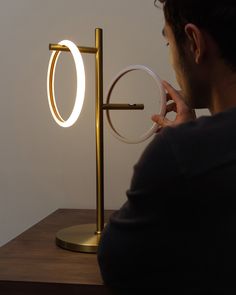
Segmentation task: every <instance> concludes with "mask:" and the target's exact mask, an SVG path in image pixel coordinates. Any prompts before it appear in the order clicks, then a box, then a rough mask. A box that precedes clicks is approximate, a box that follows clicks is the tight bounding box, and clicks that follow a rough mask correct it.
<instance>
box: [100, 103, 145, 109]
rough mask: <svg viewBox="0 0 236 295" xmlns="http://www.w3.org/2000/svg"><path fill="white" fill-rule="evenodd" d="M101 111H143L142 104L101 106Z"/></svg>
mask: <svg viewBox="0 0 236 295" xmlns="http://www.w3.org/2000/svg"><path fill="white" fill-rule="evenodd" d="M102 108H103V110H143V109H144V105H143V104H136V103H135V104H125V103H109V104H103V106H102Z"/></svg>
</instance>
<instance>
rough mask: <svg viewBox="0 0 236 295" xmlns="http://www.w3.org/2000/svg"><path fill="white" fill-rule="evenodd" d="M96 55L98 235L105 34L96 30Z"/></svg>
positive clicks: (101, 221) (99, 227)
mask: <svg viewBox="0 0 236 295" xmlns="http://www.w3.org/2000/svg"><path fill="white" fill-rule="evenodd" d="M95 43H96V48H97V53H96V107H95V111H96V114H95V123H96V159H97V161H96V172H97V173H96V176H97V180H96V181H97V199H96V202H97V232H96V233H97V234H101V232H102V230H103V228H104V157H103V153H104V148H103V146H104V143H103V109H102V106H103V34H102V29H96V30H95Z"/></svg>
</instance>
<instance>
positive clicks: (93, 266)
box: [0, 209, 112, 295]
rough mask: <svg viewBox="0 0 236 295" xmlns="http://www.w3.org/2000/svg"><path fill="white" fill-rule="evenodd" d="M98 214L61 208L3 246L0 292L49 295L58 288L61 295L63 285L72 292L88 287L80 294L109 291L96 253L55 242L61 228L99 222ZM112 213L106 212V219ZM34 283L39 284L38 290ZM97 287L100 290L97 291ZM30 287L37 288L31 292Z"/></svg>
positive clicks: (1, 252) (90, 211)
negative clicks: (73, 249) (61, 246)
mask: <svg viewBox="0 0 236 295" xmlns="http://www.w3.org/2000/svg"><path fill="white" fill-rule="evenodd" d="M95 213H96V212H95V210H82V209H81V210H80V209H59V210H57V211H55V212H54V213H52V214H51V215H49V216H48V217H46V218H45V219H43V220H42V221H40V222H39V223H37V224H36V225H34V226H33V227H31V228H30V229H28V230H26V231H25V232H23V233H22V234H21V235H19V236H18V237H16V238H15V239H13V240H12V241H10V242H9V243H7V244H6V245H4V246H2V247H1V248H0V294H5V293H2V292H1V290H2V291H3V290H4V291H6V292H8V293H7V294H34V295H36V294H40V293H37V292H44V294H47V293H46V291H45V290H50V292H53V290H54V289H52V288H56V289H55V290H57V289H58V291H59V293H58V291H56V292H57V294H61V293H60V291H61V292H62V290H63V288H65V290H68V291H69V290H72V293H71V294H74V293H73V290H74V292H77V291H78V290H79V289H78V288H77V287H80V290H82V289H83V290H85V291H84V292H83V293H80V294H92V290H93V289H94V290H97V291H96V292H95V293H94V294H108V293H106V292H105V287H104V286H103V283H102V279H101V275H100V271H99V267H98V263H97V255H96V254H87V253H79V252H71V251H67V250H64V249H61V248H59V247H57V246H56V244H55V234H56V232H57V231H58V230H60V229H62V228H65V227H68V226H73V225H78V224H84V223H96V217H95ZM111 213H112V211H106V212H105V219H106V220H107V218H108V217H109V216H110V214H111ZM95 229H96V225H95ZM27 286H28V287H27ZM29 286H31V287H29ZM34 286H37V290H38V291H37V292H36V291H35V290H34ZM15 288H17V289H18V291H17V292H18V293H16V290H15ZM21 289H22V293H20V292H21V291H20V290H21ZM98 289H99V290H100V292H101V293H100V292H99V293H98ZM28 290H31V291H32V290H34V291H32V292H33V293H29V292H28ZM55 290H54V291H55ZM86 290H87V291H86ZM9 292H10V293H9ZM11 292H12V293H11ZM27 292H28V293H27ZM86 292H88V293H86ZM41 294H42V293H41ZM48 294H49V293H48ZM51 294H52V293H51ZM77 294H78V293H77Z"/></svg>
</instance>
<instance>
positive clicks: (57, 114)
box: [49, 51, 63, 122]
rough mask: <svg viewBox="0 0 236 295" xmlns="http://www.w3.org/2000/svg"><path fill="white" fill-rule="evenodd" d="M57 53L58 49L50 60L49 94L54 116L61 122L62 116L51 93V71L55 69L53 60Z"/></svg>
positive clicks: (54, 60)
mask: <svg viewBox="0 0 236 295" xmlns="http://www.w3.org/2000/svg"><path fill="white" fill-rule="evenodd" d="M58 54H59V51H57V52H56V53H55V55H54V58H53V60H52V66H51V68H50V73H49V96H50V102H51V106H52V108H53V112H54V114H55V115H56V117H57V119H58V120H59V121H61V122H63V119H62V117H61V116H60V114H59V113H58V110H57V107H56V104H55V98H54V95H53V72H54V69H55V62H56V60H57V57H58Z"/></svg>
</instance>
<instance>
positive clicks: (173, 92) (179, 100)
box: [162, 81, 183, 104]
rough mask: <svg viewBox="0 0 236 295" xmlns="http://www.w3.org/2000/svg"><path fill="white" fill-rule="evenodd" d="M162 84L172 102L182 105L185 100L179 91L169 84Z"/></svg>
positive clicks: (164, 82)
mask: <svg viewBox="0 0 236 295" xmlns="http://www.w3.org/2000/svg"><path fill="white" fill-rule="evenodd" d="M162 84H163V86H164V88H165V90H166V91H167V93H168V95H167V96H170V97H171V99H172V100H174V101H175V102H176V103H177V104H178V103H182V102H183V99H182V96H181V95H180V93H179V91H178V90H176V89H175V88H174V87H172V86H171V85H170V84H169V83H168V82H166V81H162Z"/></svg>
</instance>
